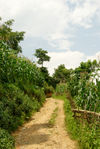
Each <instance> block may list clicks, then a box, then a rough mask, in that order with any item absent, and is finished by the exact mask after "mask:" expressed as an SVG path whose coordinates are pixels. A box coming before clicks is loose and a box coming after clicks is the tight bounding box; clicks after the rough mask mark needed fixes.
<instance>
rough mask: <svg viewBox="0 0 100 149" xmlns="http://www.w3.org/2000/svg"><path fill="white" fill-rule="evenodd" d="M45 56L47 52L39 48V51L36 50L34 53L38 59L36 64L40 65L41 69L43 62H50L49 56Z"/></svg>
mask: <svg viewBox="0 0 100 149" xmlns="http://www.w3.org/2000/svg"><path fill="white" fill-rule="evenodd" d="M47 54H48V52H47V51H46V50H43V49H41V48H40V49H36V51H35V54H34V55H35V56H36V57H37V59H38V61H37V63H38V64H40V65H42V67H43V63H44V62H45V61H50V56H48V55H47Z"/></svg>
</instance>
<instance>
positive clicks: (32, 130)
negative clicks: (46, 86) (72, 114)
mask: <svg viewBox="0 0 100 149" xmlns="http://www.w3.org/2000/svg"><path fill="white" fill-rule="evenodd" d="M56 107H58V111H57V117H56V121H55V125H54V127H52V128H50V127H49V125H48V121H49V120H50V117H51V115H52V113H53V111H54V109H55V108H56ZM14 137H15V140H16V149H77V147H76V146H77V145H76V142H75V141H73V140H71V139H70V137H69V135H68V134H67V132H66V130H65V126H64V110H63V101H62V100H55V99H53V98H50V99H47V101H46V103H45V104H44V106H43V107H42V108H41V110H40V111H39V112H37V113H35V115H33V117H32V118H31V120H30V121H29V122H28V123H26V124H24V126H23V127H21V128H20V129H19V130H18V131H16V132H15V133H14Z"/></svg>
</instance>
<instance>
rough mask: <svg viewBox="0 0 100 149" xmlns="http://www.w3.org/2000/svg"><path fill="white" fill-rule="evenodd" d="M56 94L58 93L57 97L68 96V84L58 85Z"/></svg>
mask: <svg viewBox="0 0 100 149" xmlns="http://www.w3.org/2000/svg"><path fill="white" fill-rule="evenodd" d="M55 93H56V95H63V94H66V93H67V84H66V83H60V84H57V86H56V90H55Z"/></svg>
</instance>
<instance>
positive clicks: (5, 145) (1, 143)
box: [0, 128, 15, 149]
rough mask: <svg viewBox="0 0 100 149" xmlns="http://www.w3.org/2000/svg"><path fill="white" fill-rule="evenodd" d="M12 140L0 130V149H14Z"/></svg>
mask: <svg viewBox="0 0 100 149" xmlns="http://www.w3.org/2000/svg"><path fill="white" fill-rule="evenodd" d="M14 145H15V141H14V138H13V137H12V136H11V135H10V134H9V133H8V132H7V131H5V130H3V129H1V128H0V149H15V147H14Z"/></svg>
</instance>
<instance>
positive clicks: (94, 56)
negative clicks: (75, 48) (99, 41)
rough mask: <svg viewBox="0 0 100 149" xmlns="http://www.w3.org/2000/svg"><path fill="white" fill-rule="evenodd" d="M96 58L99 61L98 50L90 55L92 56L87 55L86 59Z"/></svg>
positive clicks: (99, 54)
mask: <svg viewBox="0 0 100 149" xmlns="http://www.w3.org/2000/svg"><path fill="white" fill-rule="evenodd" d="M88 59H90V60H95V59H96V60H97V61H100V52H97V53H96V54H95V55H92V56H87V59H86V60H88Z"/></svg>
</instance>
